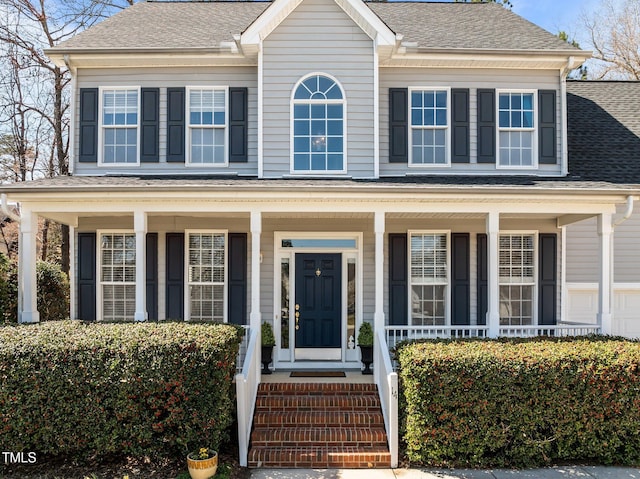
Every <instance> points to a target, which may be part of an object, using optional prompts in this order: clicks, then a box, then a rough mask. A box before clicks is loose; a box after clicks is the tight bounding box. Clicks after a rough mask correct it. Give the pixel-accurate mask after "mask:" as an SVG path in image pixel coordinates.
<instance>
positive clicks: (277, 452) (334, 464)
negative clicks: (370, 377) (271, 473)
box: [248, 383, 391, 468]
mask: <svg viewBox="0 0 640 479" xmlns="http://www.w3.org/2000/svg"><path fill="white" fill-rule="evenodd" d="M248 462H249V467H283V468H284V467H289V468H371V467H389V466H390V464H391V455H390V454H389V448H388V446H387V434H386V432H385V429H384V419H383V417H382V410H381V409H380V399H379V397H378V391H377V388H376V386H375V385H374V384H319V383H312V384H289V383H286V384H285V383H271V384H269V383H267V384H265V383H262V384H260V386H259V389H258V397H257V399H256V411H255V415H254V418H253V432H252V433H251V448H250V450H249V461H248Z"/></svg>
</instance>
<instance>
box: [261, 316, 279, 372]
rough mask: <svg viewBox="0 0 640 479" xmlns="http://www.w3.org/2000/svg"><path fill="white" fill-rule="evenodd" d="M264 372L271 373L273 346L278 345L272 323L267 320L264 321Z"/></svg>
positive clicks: (262, 331)
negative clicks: (270, 364)
mask: <svg viewBox="0 0 640 479" xmlns="http://www.w3.org/2000/svg"><path fill="white" fill-rule="evenodd" d="M261 333H262V374H271V369H269V363H270V362H271V361H272V360H273V347H274V346H275V345H276V338H275V336H274V335H273V328H272V327H271V324H269V323H267V322H266V321H265V322H264V323H262V330H261Z"/></svg>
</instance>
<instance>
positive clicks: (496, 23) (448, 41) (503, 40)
mask: <svg viewBox="0 0 640 479" xmlns="http://www.w3.org/2000/svg"><path fill="white" fill-rule="evenodd" d="M269 5H270V3H269V2H263V1H213V2H202V1H186V2H185V1H183V2H170V1H159V2H153V1H148V2H139V3H137V4H135V5H133V6H131V7H128V8H126V9H125V10H123V11H122V12H119V13H117V14H116V15H113V16H112V17H110V18H108V19H106V20H104V21H103V22H101V23H98V24H97V25H94V26H93V27H91V28H89V29H88V30H86V31H84V32H82V33H80V34H78V35H76V36H75V37H73V38H71V39H69V40H67V41H65V42H63V43H61V44H60V45H58V46H57V47H54V48H52V49H51V51H53V52H55V51H80V50H113V49H116V50H135V49H141V50H153V49H157V50H166V49H177V50H184V49H192V48H194V49H197V48H201V49H202V48H215V47H219V46H220V44H221V43H223V42H233V41H234V39H233V36H234V35H235V34H240V33H242V32H244V31H245V30H246V29H247V28H248V27H249V25H251V23H252V22H253V21H254V20H255V19H256V18H258V17H259V16H260V14H261V13H262V12H263V11H264V10H265V9H266V8H267V7H268V6H269ZM367 5H368V6H369V8H371V10H372V11H373V12H374V13H375V14H376V15H378V16H379V17H380V19H381V20H382V21H383V22H385V23H386V24H387V25H388V26H389V28H390V29H391V30H393V31H394V32H395V33H399V34H402V35H403V36H404V41H406V42H411V43H414V44H415V45H416V46H417V47H418V48H428V49H433V50H442V49H472V50H517V51H539V50H551V51H571V50H576V49H575V48H574V47H572V46H571V45H569V44H568V43H566V42H563V41H562V40H560V39H559V38H557V37H556V36H555V35H552V34H551V33H549V32H547V31H545V30H543V29H542V28H540V27H538V26H536V25H534V24H533V23H530V22H528V21H527V20H525V19H524V18H522V17H520V16H518V15H516V14H515V13H513V12H511V11H510V10H509V9H506V8H503V7H501V6H499V5H496V4H491V3H488V4H486V3H449V2H447V3H435V2H371V3H367ZM576 51H577V50H576Z"/></svg>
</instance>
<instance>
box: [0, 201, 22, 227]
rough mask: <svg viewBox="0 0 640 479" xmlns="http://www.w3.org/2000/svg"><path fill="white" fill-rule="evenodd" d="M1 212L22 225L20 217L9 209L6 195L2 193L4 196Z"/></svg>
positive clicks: (1, 202)
mask: <svg viewBox="0 0 640 479" xmlns="http://www.w3.org/2000/svg"><path fill="white" fill-rule="evenodd" d="M0 210H1V211H2V213H3V214H4V215H5V216H6V217H7V218H10V219H11V221H15V222H16V223H18V224H20V217H19V216H18V215H16V214H15V213H14V212H13V211H11V210H10V209H9V205H8V204H7V194H6V193H2V195H0Z"/></svg>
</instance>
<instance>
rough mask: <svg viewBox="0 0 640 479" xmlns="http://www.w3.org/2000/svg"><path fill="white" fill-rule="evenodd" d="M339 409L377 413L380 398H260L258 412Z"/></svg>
mask: <svg viewBox="0 0 640 479" xmlns="http://www.w3.org/2000/svg"><path fill="white" fill-rule="evenodd" d="M332 409H338V410H342V411H359V410H360V411H362V410H365V411H377V410H379V409H380V398H378V396H377V395H375V396H374V395H365V396H355V395H353V396H349V395H338V394H335V395H328V396H325V395H319V396H298V395H290V396H289V395H288V396H269V395H265V396H258V398H257V399H256V411H265V410H269V411H275V410H286V411H291V410H298V411H318V410H332Z"/></svg>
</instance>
